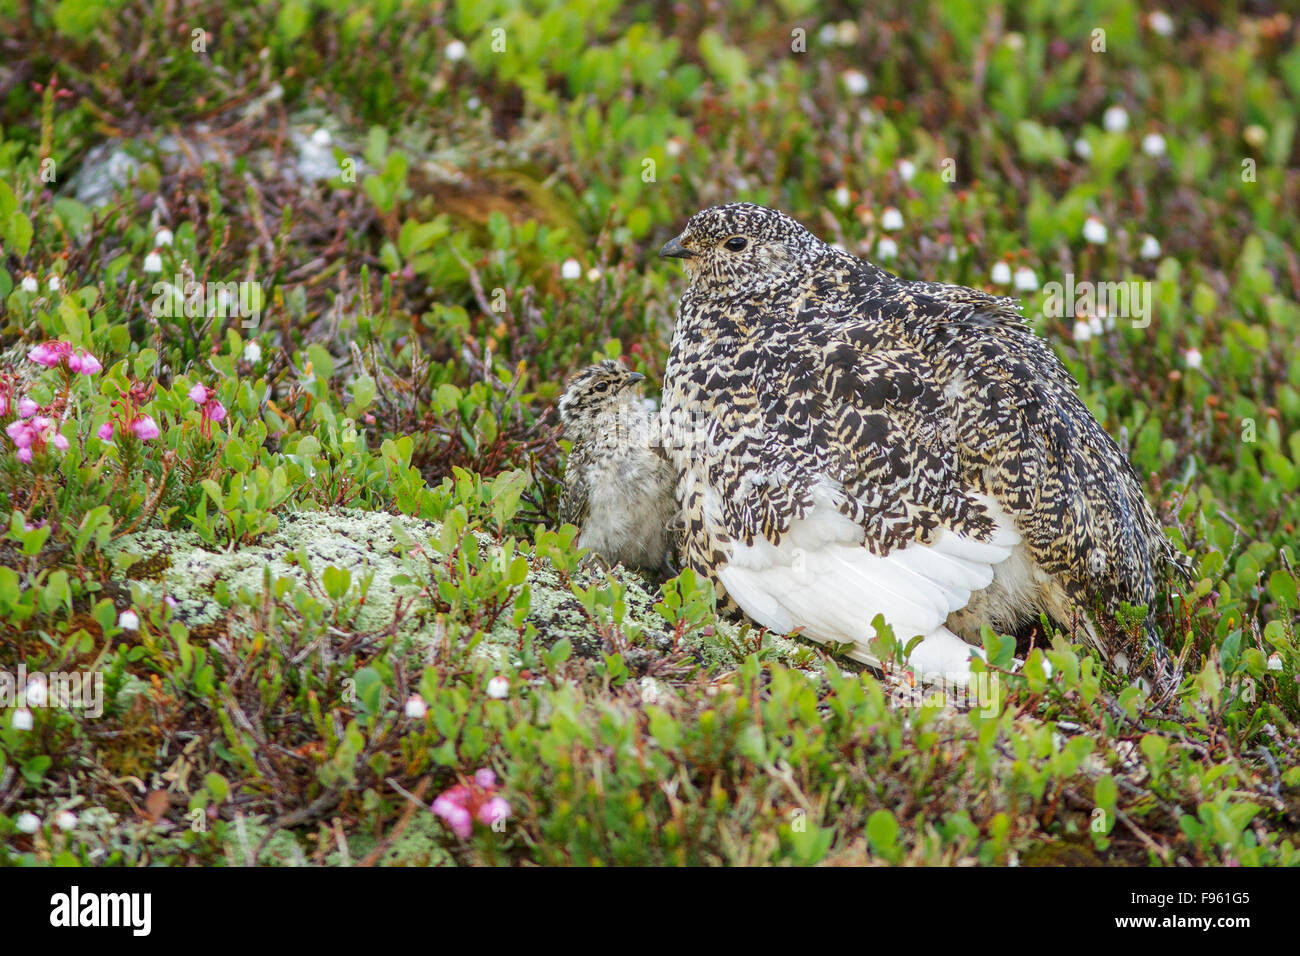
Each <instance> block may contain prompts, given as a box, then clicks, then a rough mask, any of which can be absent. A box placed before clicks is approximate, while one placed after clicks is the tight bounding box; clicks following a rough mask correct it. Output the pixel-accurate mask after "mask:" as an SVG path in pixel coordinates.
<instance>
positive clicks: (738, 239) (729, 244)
mask: <svg viewBox="0 0 1300 956" xmlns="http://www.w3.org/2000/svg"><path fill="white" fill-rule="evenodd" d="M747 245H749V240H748V239H746V238H745V237H744V236H732V237H731V238H730V239H728V240H727V241H726V242H724V243H723V244H722V248H724V249H728V250H730V251H731V252H743V251H744V250H745V247H746V246H747Z"/></svg>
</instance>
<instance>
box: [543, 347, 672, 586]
mask: <svg viewBox="0 0 1300 956" xmlns="http://www.w3.org/2000/svg"><path fill="white" fill-rule="evenodd" d="M643 378H644V376H642V375H641V374H640V373H638V372H632V371H629V370H628V369H627V368H626V367H625V366H624V365H623V364H622V363H621V362H617V361H614V360H613V359H607V360H605V361H603V362H599V363H597V364H596V365H592V366H590V367H588V368H585V369H583V370H582V371H581V372H579V373H578V374H577V375H575V376H574V377H573V378H572V379H570V381H569V384H568V386H567V387H566V389H565V391H564V394H563V395H562V396H561V397H560V402H559V412H560V420H561V421H562V422H563V423H564V434H565V437H567V438H568V439H569V440H570V441H571V442H572V451H571V452H570V453H569V458H568V461H567V462H566V464H565V467H564V498H563V500H562V501H561V502H560V520H561V521H564V522H566V523H570V524H576V525H577V526H578V527H579V528H580V529H581V534H580V535H579V536H578V544H579V545H580V546H581V547H584V548H588V549H590V550H591V551H593V552H594V553H596V554H598V555H600V556H601V557H602V558H604V559H605V561H607V562H608V563H609V564H611V565H614V564H620V563H621V564H623V565H624V566H626V567H629V568H635V569H638V570H644V571H656V572H657V571H659V570H661V569H665V568H667V567H669V566H670V561H669V559H670V551H671V549H672V546H673V537H672V536H673V532H672V530H671V529H670V528H669V525H670V523H672V522H673V520H674V519H675V517H676V515H677V502H676V498H675V496H674V487H675V485H676V473H675V472H674V471H673V469H672V466H671V465H669V464H668V462H667V460H666V459H665V458H664V457H663V455H662V454H661V452H660V449H659V442H658V438H659V429H658V419H657V418H656V417H655V416H654V415H652V414H651V413H650V412H649V411H648V410H647V409H646V408H645V407H644V405H643V404H642V402H641V398H640V395H639V394H638V388H637V383H639V382H640V381H641V380H642V379H643Z"/></svg>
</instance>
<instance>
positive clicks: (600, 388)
mask: <svg viewBox="0 0 1300 956" xmlns="http://www.w3.org/2000/svg"><path fill="white" fill-rule="evenodd" d="M607 388H609V382H597V383H596V391H598V392H603V391H604V390H605V389H607Z"/></svg>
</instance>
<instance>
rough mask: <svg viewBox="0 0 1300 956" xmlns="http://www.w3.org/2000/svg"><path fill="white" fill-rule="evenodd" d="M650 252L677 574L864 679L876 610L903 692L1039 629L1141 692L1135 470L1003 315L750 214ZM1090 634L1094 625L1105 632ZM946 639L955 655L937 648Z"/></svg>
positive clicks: (1149, 540) (758, 211) (1047, 354)
mask: <svg viewBox="0 0 1300 956" xmlns="http://www.w3.org/2000/svg"><path fill="white" fill-rule="evenodd" d="M660 255H661V256H664V257H673V258H678V259H681V260H682V261H683V263H684V265H685V268H686V271H687V273H688V275H689V278H690V284H689V287H688V288H687V290H686V292H685V293H684V294H683V296H682V299H681V304H680V308H679V312H678V318H677V325H676V328H675V331H674V334H673V342H672V352H671V355H670V357H669V360H668V365H667V369H666V374H665V382H664V402H663V415H664V418H665V425H666V428H667V429H668V431H667V433H666V434H667V435H668V441H667V445H668V451H669V455H670V457H671V459H672V462H673V465H674V466H675V468H676V471H677V494H678V500H679V503H680V505H681V507H682V519H683V521H684V524H685V539H684V546H683V555H682V562H683V564H684V565H685V566H688V567H691V568H694V569H695V570H696V571H698V572H701V573H703V574H706V575H708V576H709V577H711V578H712V579H713V580H714V582H715V584H717V585H720V586H721V588H722V589H723V590H724V591H725V593H726V594H727V595H729V596H730V598H731V599H733V600H734V601H735V602H736V604H738V605H739V606H740V608H741V609H742V610H744V611H745V613H747V614H748V615H749V616H750V617H751V618H753V619H754V620H755V621H757V622H758V623H760V624H763V625H765V626H766V627H768V628H770V629H772V630H774V631H780V632H788V631H791V630H794V629H796V628H802V629H803V630H802V633H803V634H804V636H806V637H810V638H813V639H814V640H818V641H823V642H826V641H836V642H849V643H852V644H853V650H852V651H851V652H850V653H851V655H852V656H853V657H856V658H858V659H860V660H864V661H873V658H872V656H871V654H870V653H869V651H868V641H869V640H870V639H871V638H872V636H873V635H874V630H873V628H872V626H871V621H872V619H873V618H874V617H875V615H877V614H880V615H882V616H883V618H884V620H885V621H886V622H887V623H888V624H889V625H890V626H891V627H892V628H893V630H894V633H895V636H896V637H898V638H899V639H900V640H901V641H902V642H904V643H906V642H907V641H908V639H909V638H911V637H914V636H917V635H920V636H922V637H923V640H922V641H921V643H920V644H919V645H917V647H916V648H915V650H914V651H913V653H912V655H911V658H910V661H911V664H912V666H913V667H914V668H915V669H916V670H918V671H919V672H921V673H922V674H924V675H927V676H934V677H945V678H948V679H950V680H954V681H957V682H963V681H965V680H967V679H968V678H969V657H970V654H971V653H972V650H973V649H972V646H971V645H970V644H968V643H967V641H966V640H963V638H966V639H967V640H973V641H976V642H978V639H979V638H978V635H979V628H980V625H982V624H988V625H990V626H991V627H993V628H994V629H997V630H1001V631H1004V632H1007V631H1010V630H1012V629H1014V628H1016V627H1017V625H1020V624H1022V623H1024V622H1026V621H1029V620H1034V619H1037V618H1038V616H1039V615H1040V614H1042V613H1046V614H1048V615H1050V616H1051V617H1052V618H1053V619H1055V620H1056V621H1057V622H1058V623H1060V624H1062V625H1064V626H1067V627H1069V626H1071V625H1072V624H1074V623H1075V622H1078V623H1079V625H1080V626H1081V627H1082V630H1083V632H1084V634H1085V635H1086V637H1087V639H1088V640H1089V641H1090V642H1092V643H1093V644H1094V645H1096V646H1097V647H1098V649H1099V650H1100V651H1101V652H1102V654H1103V657H1104V659H1106V660H1107V661H1108V662H1111V663H1112V664H1114V665H1118V666H1119V667H1120V668H1122V669H1123V668H1127V667H1128V666H1129V662H1130V661H1131V662H1132V666H1134V667H1136V666H1137V665H1138V664H1139V663H1140V662H1141V663H1144V664H1145V665H1146V666H1145V668H1144V669H1145V670H1148V671H1149V672H1151V673H1152V675H1153V676H1155V677H1157V678H1158V679H1159V680H1160V681H1161V682H1162V683H1164V682H1167V681H1168V680H1169V679H1170V678H1171V676H1172V673H1171V668H1170V663H1169V655H1168V652H1167V650H1166V649H1165V647H1164V645H1163V644H1162V643H1161V642H1160V640H1159V638H1158V636H1157V635H1156V633H1155V631H1154V628H1152V627H1150V626H1148V627H1147V628H1146V629H1145V631H1144V632H1143V633H1142V634H1140V635H1137V636H1136V637H1135V638H1134V639H1133V640H1132V641H1126V639H1125V638H1124V637H1123V636H1120V637H1112V638H1110V639H1107V638H1106V637H1105V636H1104V634H1105V632H1106V630H1107V629H1105V628H1102V627H1100V626H1099V624H1098V621H1097V620H1096V619H1095V618H1094V617H1092V616H1091V615H1092V614H1093V613H1095V612H1097V611H1101V612H1103V613H1111V612H1114V611H1116V610H1117V609H1118V607H1119V605H1120V603H1121V602H1128V603H1130V604H1135V605H1136V604H1142V605H1147V606H1148V607H1151V606H1152V604H1153V601H1154V598H1155V594H1156V581H1157V576H1158V574H1159V572H1160V570H1161V566H1162V565H1163V564H1164V563H1165V562H1172V563H1174V564H1182V563H1183V562H1184V561H1185V559H1183V558H1182V557H1181V556H1180V555H1179V554H1178V552H1177V551H1176V550H1175V548H1174V547H1173V545H1172V543H1171V542H1170V541H1169V540H1168V539H1167V538H1166V537H1165V536H1164V534H1163V533H1162V530H1161V527H1160V523H1159V521H1158V520H1157V518H1156V516H1155V514H1154V513H1153V512H1152V510H1151V507H1150V505H1149V504H1148V503H1147V501H1146V498H1145V497H1144V496H1143V493H1142V489H1141V486H1140V484H1139V481H1138V478H1137V476H1136V473H1135V472H1134V470H1133V468H1132V466H1131V465H1130V464H1129V462H1128V461H1127V459H1126V458H1125V457H1124V454H1123V453H1122V452H1121V451H1120V449H1119V447H1118V446H1117V445H1116V444H1115V442H1114V441H1113V440H1112V439H1111V438H1110V436H1109V435H1107V434H1106V432H1105V431H1104V430H1103V429H1102V427H1101V426H1100V425H1099V424H1098V423H1097V421H1096V419H1095V418H1093V416H1092V414H1091V413H1090V412H1089V411H1088V409H1087V408H1086V407H1085V406H1084V404H1083V403H1082V402H1081V401H1080V400H1079V398H1078V396H1077V395H1076V394H1075V389H1076V385H1075V382H1074V380H1073V379H1072V378H1071V377H1070V375H1069V373H1068V372H1067V371H1066V369H1065V368H1064V366H1063V365H1062V364H1061V362H1060V360H1059V359H1058V358H1057V357H1056V355H1055V354H1054V353H1053V352H1052V350H1051V349H1050V347H1049V346H1048V345H1047V344H1046V343H1045V342H1044V341H1043V340H1042V339H1040V338H1039V337H1038V336H1036V335H1035V334H1034V332H1033V331H1032V330H1031V329H1029V328H1028V327H1027V326H1026V325H1025V324H1024V320H1023V318H1022V316H1021V315H1020V312H1019V310H1018V307H1017V306H1016V304H1015V303H1014V301H1013V300H1009V299H1003V298H998V297H994V296H990V295H987V294H985V293H982V292H979V291H977V290H974V289H966V288H962V287H960V286H953V285H946V284H943V283H932V282H907V281H904V280H901V279H899V278H897V277H896V276H893V275H891V274H890V273H888V272H885V271H884V270H882V269H879V268H877V267H876V266H874V265H872V264H871V263H869V262H866V261H864V260H862V259H858V258H855V257H854V256H851V255H849V254H847V253H844V252H841V251H839V250H836V249H834V248H832V247H831V246H829V245H827V244H826V243H824V242H822V241H821V240H820V239H818V238H817V237H816V236H814V235H813V234H812V233H810V232H809V231H808V230H806V229H805V228H803V227H802V226H801V225H799V224H798V223H797V222H795V221H794V220H793V219H791V218H789V217H788V216H786V215H784V214H782V213H780V212H777V211H776V210H772V209H767V208H764V207H762V206H755V205H751V204H748V203H732V204H728V205H724V206H716V207H713V208H710V209H705V210H703V211H702V212H699V213H697V214H696V215H695V216H693V217H691V219H690V220H689V222H688V223H687V225H686V229H685V230H684V231H683V232H682V233H681V235H679V236H678V237H677V238H675V239H673V240H671V241H670V242H668V243H667V244H666V245H665V246H664V247H663V249H662V250H661V252H660ZM1111 630H1114V629H1111ZM959 635H960V636H959Z"/></svg>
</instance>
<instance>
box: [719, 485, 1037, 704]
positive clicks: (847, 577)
mask: <svg viewBox="0 0 1300 956" xmlns="http://www.w3.org/2000/svg"><path fill="white" fill-rule="evenodd" d="M813 502H814V504H813V507H812V508H811V509H810V510H809V511H808V512H807V514H806V515H805V516H804V517H803V518H800V519H797V520H795V521H794V522H793V523H792V524H791V526H790V530H789V533H788V534H786V535H785V536H784V537H783V538H782V540H781V542H780V544H777V545H773V544H772V543H771V542H769V541H767V540H764V539H762V538H756V539H755V541H754V543H753V544H752V545H745V544H744V543H743V542H739V541H735V542H732V544H731V553H730V555H729V560H728V561H727V563H726V565H725V566H724V567H722V568H721V569H720V570H719V571H718V577H719V579H720V580H721V582H722V584H723V586H724V587H725V588H726V589H727V593H728V594H730V595H731V596H732V598H733V599H734V600H735V601H736V603H737V604H739V605H740V606H741V608H743V609H744V611H745V612H746V613H747V614H748V615H749V616H750V617H752V618H753V619H754V620H756V621H758V622H759V623H760V624H762V625H764V626H765V627H768V628H770V629H771V630H773V631H778V632H781V633H786V632H788V631H791V630H793V629H794V628H796V627H799V626H802V627H803V632H802V633H803V635H804V636H806V637H810V638H812V639H813V640H816V641H822V642H826V641H836V642H839V643H850V642H851V643H852V644H853V645H854V649H853V650H852V651H851V652H850V656H851V657H854V658H855V659H857V660H861V661H864V662H866V663H871V664H874V663H877V661H876V660H875V658H874V657H872V655H871V654H870V652H869V651H868V650H867V646H868V642H869V641H870V640H871V638H872V637H874V636H875V632H874V630H873V628H872V626H871V621H872V619H873V618H874V617H875V616H876V615H877V614H880V615H882V616H883V617H884V619H885V621H886V622H887V623H888V624H889V625H890V627H892V628H893V630H894V636H895V637H896V638H898V639H899V640H900V641H902V642H903V643H906V642H908V641H910V640H911V639H912V638H913V637H916V636H917V635H920V636H921V637H922V638H924V640H923V641H922V642H921V644H919V645H918V646H917V647H916V648H915V650H914V651H913V654H912V657H911V663H912V666H913V667H914V668H915V669H916V670H918V671H920V672H921V673H922V674H924V675H927V676H935V677H944V678H946V679H949V680H953V681H955V682H958V683H961V682H964V681H965V680H967V679H968V678H969V663H968V662H969V658H970V655H971V654H972V653H976V652H977V651H976V649H975V648H973V647H972V646H971V645H969V644H967V643H965V642H964V641H962V640H961V639H960V638H958V637H957V636H956V635H955V634H953V633H952V632H951V631H949V630H948V629H947V628H946V627H945V626H944V622H945V620H946V619H947V617H948V615H949V614H950V613H952V612H953V611H958V610H961V609H962V608H963V607H965V606H966V604H967V602H969V601H970V597H971V594H972V592H975V591H979V590H981V589H982V588H986V587H988V586H989V584H990V583H992V581H993V575H994V569H995V568H996V567H997V565H999V564H1001V563H1002V562H1003V561H1005V560H1006V559H1007V558H1009V557H1010V556H1011V554H1012V552H1013V551H1014V550H1015V548H1016V547H1017V546H1018V545H1019V544H1020V535H1019V534H1018V533H1017V532H1016V530H1015V527H1014V525H1013V523H1012V521H1011V519H1010V518H1009V517H1008V516H1007V515H1006V513H1005V512H1004V511H1002V509H1001V508H998V507H997V505H996V503H994V502H992V500H991V499H983V502H984V504H985V505H986V507H988V509H989V511H990V513H991V514H992V515H993V516H994V520H995V522H996V524H997V530H996V532H995V533H994V535H993V536H992V538H991V540H989V541H987V542H984V541H978V540H976V539H974V538H970V537H965V536H963V535H960V534H956V533H954V532H952V531H941V532H940V533H939V534H938V535H937V536H936V537H935V539H934V541H932V542H931V543H929V544H920V543H913V544H910V545H908V546H906V547H904V548H899V549H895V550H894V551H892V552H890V553H889V554H887V555H884V556H880V555H876V554H872V553H871V552H870V551H869V550H867V548H866V547H865V546H864V545H863V530H862V528H861V527H860V526H858V525H857V524H856V523H855V522H853V521H852V520H851V519H849V518H847V517H845V516H844V515H843V514H841V513H840V511H839V510H838V508H837V506H836V490H835V489H834V488H833V487H830V486H829V485H828V486H826V487H823V488H820V489H818V491H817V492H815V493H814V496H813Z"/></svg>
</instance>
